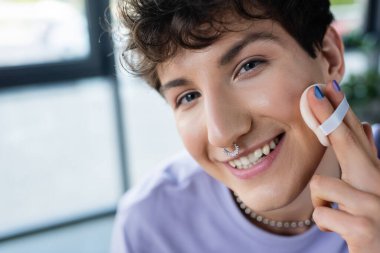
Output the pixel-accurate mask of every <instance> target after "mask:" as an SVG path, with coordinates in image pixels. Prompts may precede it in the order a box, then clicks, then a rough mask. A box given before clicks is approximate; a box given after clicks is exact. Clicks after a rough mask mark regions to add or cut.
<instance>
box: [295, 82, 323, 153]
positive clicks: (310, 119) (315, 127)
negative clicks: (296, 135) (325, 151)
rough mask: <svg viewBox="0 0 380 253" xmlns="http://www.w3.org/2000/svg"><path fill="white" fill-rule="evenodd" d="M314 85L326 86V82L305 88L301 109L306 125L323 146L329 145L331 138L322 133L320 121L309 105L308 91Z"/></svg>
mask: <svg viewBox="0 0 380 253" xmlns="http://www.w3.org/2000/svg"><path fill="white" fill-rule="evenodd" d="M314 86H318V87H320V88H322V89H323V88H325V87H326V84H313V85H311V86H309V87H307V88H306V89H305V91H304V92H303V93H302V96H301V100H300V110H301V115H302V118H303V120H304V121H305V123H306V125H307V126H308V127H309V128H310V129H311V130H312V131H313V132H314V133H315V135H316V136H317V138H318V140H319V142H320V143H321V144H322V145H323V146H326V147H327V146H329V145H330V141H329V139H328V138H327V137H326V136H325V135H324V134H323V133H322V131H321V129H320V128H319V122H318V121H317V119H316V118H315V117H314V114H313V112H312V111H311V109H310V107H309V102H308V101H307V96H306V95H307V91H308V90H309V89H311V88H313V87H314Z"/></svg>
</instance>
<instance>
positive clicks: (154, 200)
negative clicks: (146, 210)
mask: <svg viewBox="0 0 380 253" xmlns="http://www.w3.org/2000/svg"><path fill="white" fill-rule="evenodd" d="M204 177H207V175H205V172H204V171H203V170H202V169H201V167H200V166H199V165H198V164H197V163H196V162H195V161H194V160H193V158H192V157H191V156H190V155H189V154H188V153H186V152H181V153H180V154H178V155H175V156H174V157H171V158H169V159H168V160H166V161H164V162H162V163H161V164H160V165H158V166H157V168H156V169H155V170H154V173H153V174H151V175H149V177H147V178H145V179H144V180H142V181H141V182H139V183H138V184H137V185H135V186H134V187H132V188H131V189H130V190H129V191H128V192H127V193H125V194H124V196H123V197H122V198H121V200H120V202H119V206H118V211H119V212H124V211H127V210H129V209H133V208H136V207H139V206H146V205H148V206H149V205H157V204H160V203H163V202H167V201H168V200H170V199H171V198H175V196H176V195H178V194H180V193H179V192H182V194H183V193H184V192H186V191H187V189H188V188H189V187H193V186H194V184H197V183H198V181H199V180H202V178H204ZM168 197H169V199H168Z"/></svg>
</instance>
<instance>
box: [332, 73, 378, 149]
mask: <svg viewBox="0 0 380 253" xmlns="http://www.w3.org/2000/svg"><path fill="white" fill-rule="evenodd" d="M325 95H326V97H327V98H328V100H329V101H330V102H331V105H332V106H333V108H337V107H338V106H339V104H340V103H341V101H342V100H343V98H344V93H343V92H342V90H341V88H340V86H339V84H338V82H336V81H335V80H334V81H332V82H330V83H328V84H327V86H326V89H325ZM344 122H345V123H346V126H347V127H348V128H349V129H350V130H351V131H352V132H353V133H354V135H355V136H356V137H357V138H358V139H359V141H360V143H361V144H362V146H363V147H364V148H365V149H366V151H367V152H371V151H372V147H371V143H370V142H369V139H368V138H367V136H366V133H365V132H364V131H363V127H362V123H361V122H360V120H359V119H358V118H357V117H356V115H355V113H354V112H353V111H352V109H351V108H349V109H348V112H347V114H346V116H345V117H344ZM331 138H334V137H333V136H332V137H331Z"/></svg>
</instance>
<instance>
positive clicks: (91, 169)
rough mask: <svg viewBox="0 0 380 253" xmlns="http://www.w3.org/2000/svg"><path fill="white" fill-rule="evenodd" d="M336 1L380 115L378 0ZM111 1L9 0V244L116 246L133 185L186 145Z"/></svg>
mask: <svg viewBox="0 0 380 253" xmlns="http://www.w3.org/2000/svg"><path fill="white" fill-rule="evenodd" d="M332 4H333V7H332V10H333V12H334V14H335V17H336V22H335V24H334V25H335V26H336V27H337V29H338V30H339V32H340V33H341V34H342V36H343V37H344V41H345V46H346V56H345V57H346V63H347V74H346V76H345V79H344V80H343V85H342V86H343V88H344V89H345V91H346V93H347V96H348V98H349V100H350V102H351V104H352V105H353V107H354V109H355V111H356V112H357V113H358V114H359V116H360V117H361V119H362V120H366V121H369V122H371V123H375V122H380V111H379V110H380V103H379V101H380V99H379V97H380V76H379V52H380V47H379V38H380V37H379V36H380V3H379V1H372V0H335V1H332ZM109 5H110V3H109V1H106V0H97V1H89V0H0V252H1V253H16V252H32V253H34V252H38V253H45V252H55V253H60V252H89V253H96V252H99V253H100V252H108V249H109V244H110V238H111V231H112V223H113V218H114V214H115V210H116V205H117V201H118V200H119V198H120V197H121V195H122V194H123V192H125V191H126V190H127V189H128V188H129V187H131V186H133V185H134V184H136V182H138V181H139V180H141V179H142V178H143V177H144V176H146V175H147V174H149V172H151V171H152V170H154V169H155V168H156V167H157V165H158V164H159V163H160V162H161V161H162V160H164V159H165V158H167V157H169V156H171V155H173V154H174V153H177V152H179V151H181V150H182V149H183V147H182V144H181V142H180V140H179V137H178V135H177V132H176V129H175V124H174V120H173V117H172V114H171V111H170V108H169V107H168V106H167V105H166V103H165V102H164V100H163V99H161V97H159V95H158V94H156V92H155V91H153V90H150V89H149V88H148V87H147V85H145V84H143V82H142V81H141V80H139V79H135V78H133V77H131V76H129V75H127V74H126V73H125V72H124V71H123V70H122V68H121V67H120V65H119V63H118V57H117V48H118V46H120V41H119V40H118V39H116V41H115V43H113V42H112V38H111V36H110V34H109V33H107V32H105V30H104V27H106V22H105V20H104V13H105V11H106V8H107V7H108V6H109ZM102 27H103V28H102ZM114 48H116V50H114ZM114 52H115V53H114ZM151 108H155V111H154V113H152V110H151ZM161 143H165V145H161Z"/></svg>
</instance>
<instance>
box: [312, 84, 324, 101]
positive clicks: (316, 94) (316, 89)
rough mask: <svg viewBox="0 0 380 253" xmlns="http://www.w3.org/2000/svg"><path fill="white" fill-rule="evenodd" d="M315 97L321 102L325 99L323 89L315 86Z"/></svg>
mask: <svg viewBox="0 0 380 253" xmlns="http://www.w3.org/2000/svg"><path fill="white" fill-rule="evenodd" d="M314 95H315V97H316V98H318V99H319V100H321V99H322V98H324V97H325V96H324V95H323V93H322V91H321V89H320V88H319V87H318V86H314Z"/></svg>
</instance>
